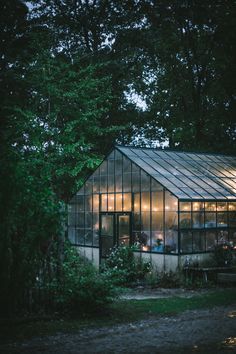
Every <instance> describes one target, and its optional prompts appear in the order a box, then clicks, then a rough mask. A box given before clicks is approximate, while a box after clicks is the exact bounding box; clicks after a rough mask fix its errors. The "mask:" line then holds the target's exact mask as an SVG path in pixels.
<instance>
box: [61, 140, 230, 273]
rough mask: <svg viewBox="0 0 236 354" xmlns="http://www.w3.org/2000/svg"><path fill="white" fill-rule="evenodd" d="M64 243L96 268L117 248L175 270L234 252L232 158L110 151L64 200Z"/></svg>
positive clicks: (143, 150)
mask: <svg viewBox="0 0 236 354" xmlns="http://www.w3.org/2000/svg"><path fill="white" fill-rule="evenodd" d="M68 237H69V240H70V241H71V243H72V244H73V245H74V246H76V247H78V249H79V250H80V251H81V252H82V253H83V254H84V255H85V256H86V257H88V258H89V259H91V260H92V261H93V262H94V263H95V264H96V265H97V266H98V265H99V264H101V263H102V262H103V261H104V260H105V259H106V258H107V257H108V256H109V253H110V252H111V249H112V248H113V247H114V246H117V245H132V246H133V249H134V252H135V254H137V255H138V256H140V257H144V258H145V259H146V260H148V259H150V261H152V263H154V264H156V265H157V266H158V267H159V268H161V269H163V270H174V271H175V270H176V269H177V268H178V267H180V266H181V265H182V264H183V262H184V259H185V258H186V255H189V257H190V258H194V257H198V258H199V260H202V259H205V258H206V257H209V254H210V252H212V251H213V249H214V247H215V245H217V244H219V243H225V244H229V245H230V246H231V247H233V248H235V249H236V158H235V157H233V156H227V155H216V154H202V153H188V152H173V151H169V150H159V149H151V148H135V147H125V146H116V147H115V148H114V149H113V150H112V151H111V152H110V153H109V155H108V156H107V157H106V158H105V159H104V161H103V162H102V163H101V165H100V166H99V167H98V168H97V169H96V170H95V171H94V173H93V174H92V175H91V176H90V177H89V178H88V179H87V180H86V182H85V184H84V186H83V187H82V188H81V189H80V190H79V191H78V193H77V194H76V195H75V196H74V197H73V198H72V200H71V201H70V203H69V216H68Z"/></svg>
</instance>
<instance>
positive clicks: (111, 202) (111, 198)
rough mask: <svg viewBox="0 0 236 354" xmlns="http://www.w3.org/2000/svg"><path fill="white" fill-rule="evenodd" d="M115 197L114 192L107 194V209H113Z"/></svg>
mask: <svg viewBox="0 0 236 354" xmlns="http://www.w3.org/2000/svg"><path fill="white" fill-rule="evenodd" d="M114 205H115V197H114V194H108V211H114Z"/></svg>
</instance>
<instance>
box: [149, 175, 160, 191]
mask: <svg viewBox="0 0 236 354" xmlns="http://www.w3.org/2000/svg"><path fill="white" fill-rule="evenodd" d="M151 186H152V191H159V192H163V187H162V185H161V184H160V183H158V182H157V181H155V179H153V178H151Z"/></svg>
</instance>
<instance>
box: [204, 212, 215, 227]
mask: <svg viewBox="0 0 236 354" xmlns="http://www.w3.org/2000/svg"><path fill="white" fill-rule="evenodd" d="M205 227H216V213H205Z"/></svg>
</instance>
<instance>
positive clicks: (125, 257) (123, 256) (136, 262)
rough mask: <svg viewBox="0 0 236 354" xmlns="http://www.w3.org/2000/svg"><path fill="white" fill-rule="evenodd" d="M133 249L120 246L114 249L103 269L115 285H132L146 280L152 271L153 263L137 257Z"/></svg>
mask: <svg viewBox="0 0 236 354" xmlns="http://www.w3.org/2000/svg"><path fill="white" fill-rule="evenodd" d="M133 250H134V249H133V247H127V246H118V247H115V248H114V249H113V251H112V252H111V254H110V256H109V257H108V259H107V260H106V263H105V265H104V267H103V273H104V274H106V275H107V276H108V277H109V278H110V279H111V280H112V282H113V283H114V284H115V285H120V286H122V285H125V286H126V285H130V284H131V283H134V282H137V281H140V280H144V278H145V276H146V274H147V273H149V272H150V270H151V263H150V262H146V261H143V260H142V258H141V257H139V258H137V257H135V255H134V253H133Z"/></svg>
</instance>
